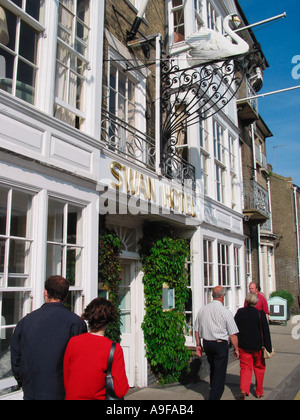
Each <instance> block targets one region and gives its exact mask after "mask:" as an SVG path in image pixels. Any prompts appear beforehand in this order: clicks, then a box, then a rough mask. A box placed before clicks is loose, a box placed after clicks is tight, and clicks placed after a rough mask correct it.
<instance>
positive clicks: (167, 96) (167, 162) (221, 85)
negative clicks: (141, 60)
mask: <svg viewBox="0 0 300 420" xmlns="http://www.w3.org/2000/svg"><path fill="white" fill-rule="evenodd" d="M245 68H246V58H245V57H243V58H241V59H235V60H226V61H222V62H214V63H209V64H207V65H205V66H201V67H197V68H191V67H189V68H185V69H181V68H180V66H179V65H178V61H177V60H176V59H172V58H170V57H167V58H166V59H164V60H163V61H162V92H161V110H162V145H161V146H162V153H161V157H162V165H161V166H162V171H163V173H164V175H166V176H170V177H172V178H173V179H177V180H181V182H182V183H184V182H185V181H186V180H187V179H190V180H191V181H192V185H193V187H194V188H195V168H193V167H192V165H190V164H189V163H188V162H187V161H186V160H184V159H183V158H182V156H180V152H179V151H180V149H181V148H182V146H183V144H184V142H182V138H183V137H186V134H187V128H188V127H190V126H192V125H194V124H197V123H200V121H201V120H204V119H206V118H207V117H210V116H212V115H214V114H216V113H218V112H220V111H221V110H222V109H223V108H224V107H225V106H226V105H228V103H229V102H230V101H231V100H232V99H233V98H234V97H235V96H236V94H237V91H238V90H239V88H240V86H241V84H242V82H243V80H244V76H245ZM180 139H181V141H180Z"/></svg>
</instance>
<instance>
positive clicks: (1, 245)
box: [0, 239, 6, 287]
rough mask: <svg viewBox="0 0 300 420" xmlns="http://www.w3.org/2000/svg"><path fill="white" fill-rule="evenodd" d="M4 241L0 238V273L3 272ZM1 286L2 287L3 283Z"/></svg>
mask: <svg viewBox="0 0 300 420" xmlns="http://www.w3.org/2000/svg"><path fill="white" fill-rule="evenodd" d="M5 243H6V241H5V240H3V239H0V274H3V273H4V261H5ZM1 286H2V287H3V284H2V285H1Z"/></svg>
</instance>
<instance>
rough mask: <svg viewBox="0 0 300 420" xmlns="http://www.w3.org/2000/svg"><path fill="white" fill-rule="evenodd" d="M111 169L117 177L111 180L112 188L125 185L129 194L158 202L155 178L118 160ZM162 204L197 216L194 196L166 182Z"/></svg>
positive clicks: (120, 187)
mask: <svg viewBox="0 0 300 420" xmlns="http://www.w3.org/2000/svg"><path fill="white" fill-rule="evenodd" d="M110 170H111V174H112V175H113V177H114V178H115V181H111V187H112V188H114V189H116V190H121V189H122V188H123V187H124V190H125V191H126V193H127V194H131V195H136V196H137V197H141V196H143V197H144V198H145V200H148V201H153V202H154V203H156V200H157V196H156V189H155V188H156V187H155V186H156V183H155V179H152V178H150V177H149V176H146V175H144V174H142V173H141V172H138V171H136V170H133V169H131V168H127V167H126V166H124V165H121V164H120V163H118V162H112V163H111V165H110ZM161 204H162V206H163V207H165V208H169V209H170V210H174V211H175V212H178V213H181V214H185V215H186V216H192V217H196V213H195V208H194V198H193V196H192V195H188V194H186V193H184V192H183V191H180V190H176V189H175V188H171V187H170V186H167V185H164V184H163V185H162V203H161Z"/></svg>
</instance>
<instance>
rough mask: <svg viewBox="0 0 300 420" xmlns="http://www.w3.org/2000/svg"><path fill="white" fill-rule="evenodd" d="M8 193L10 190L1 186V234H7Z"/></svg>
mask: <svg viewBox="0 0 300 420" xmlns="http://www.w3.org/2000/svg"><path fill="white" fill-rule="evenodd" d="M7 193H8V190H6V189H4V188H0V235H5V234H6V217H7Z"/></svg>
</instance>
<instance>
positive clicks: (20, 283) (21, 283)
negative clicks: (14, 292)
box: [7, 276, 30, 287]
mask: <svg viewBox="0 0 300 420" xmlns="http://www.w3.org/2000/svg"><path fill="white" fill-rule="evenodd" d="M7 287H30V284H29V278H28V277H17V276H13V277H10V276H9V277H8V284H7Z"/></svg>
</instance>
